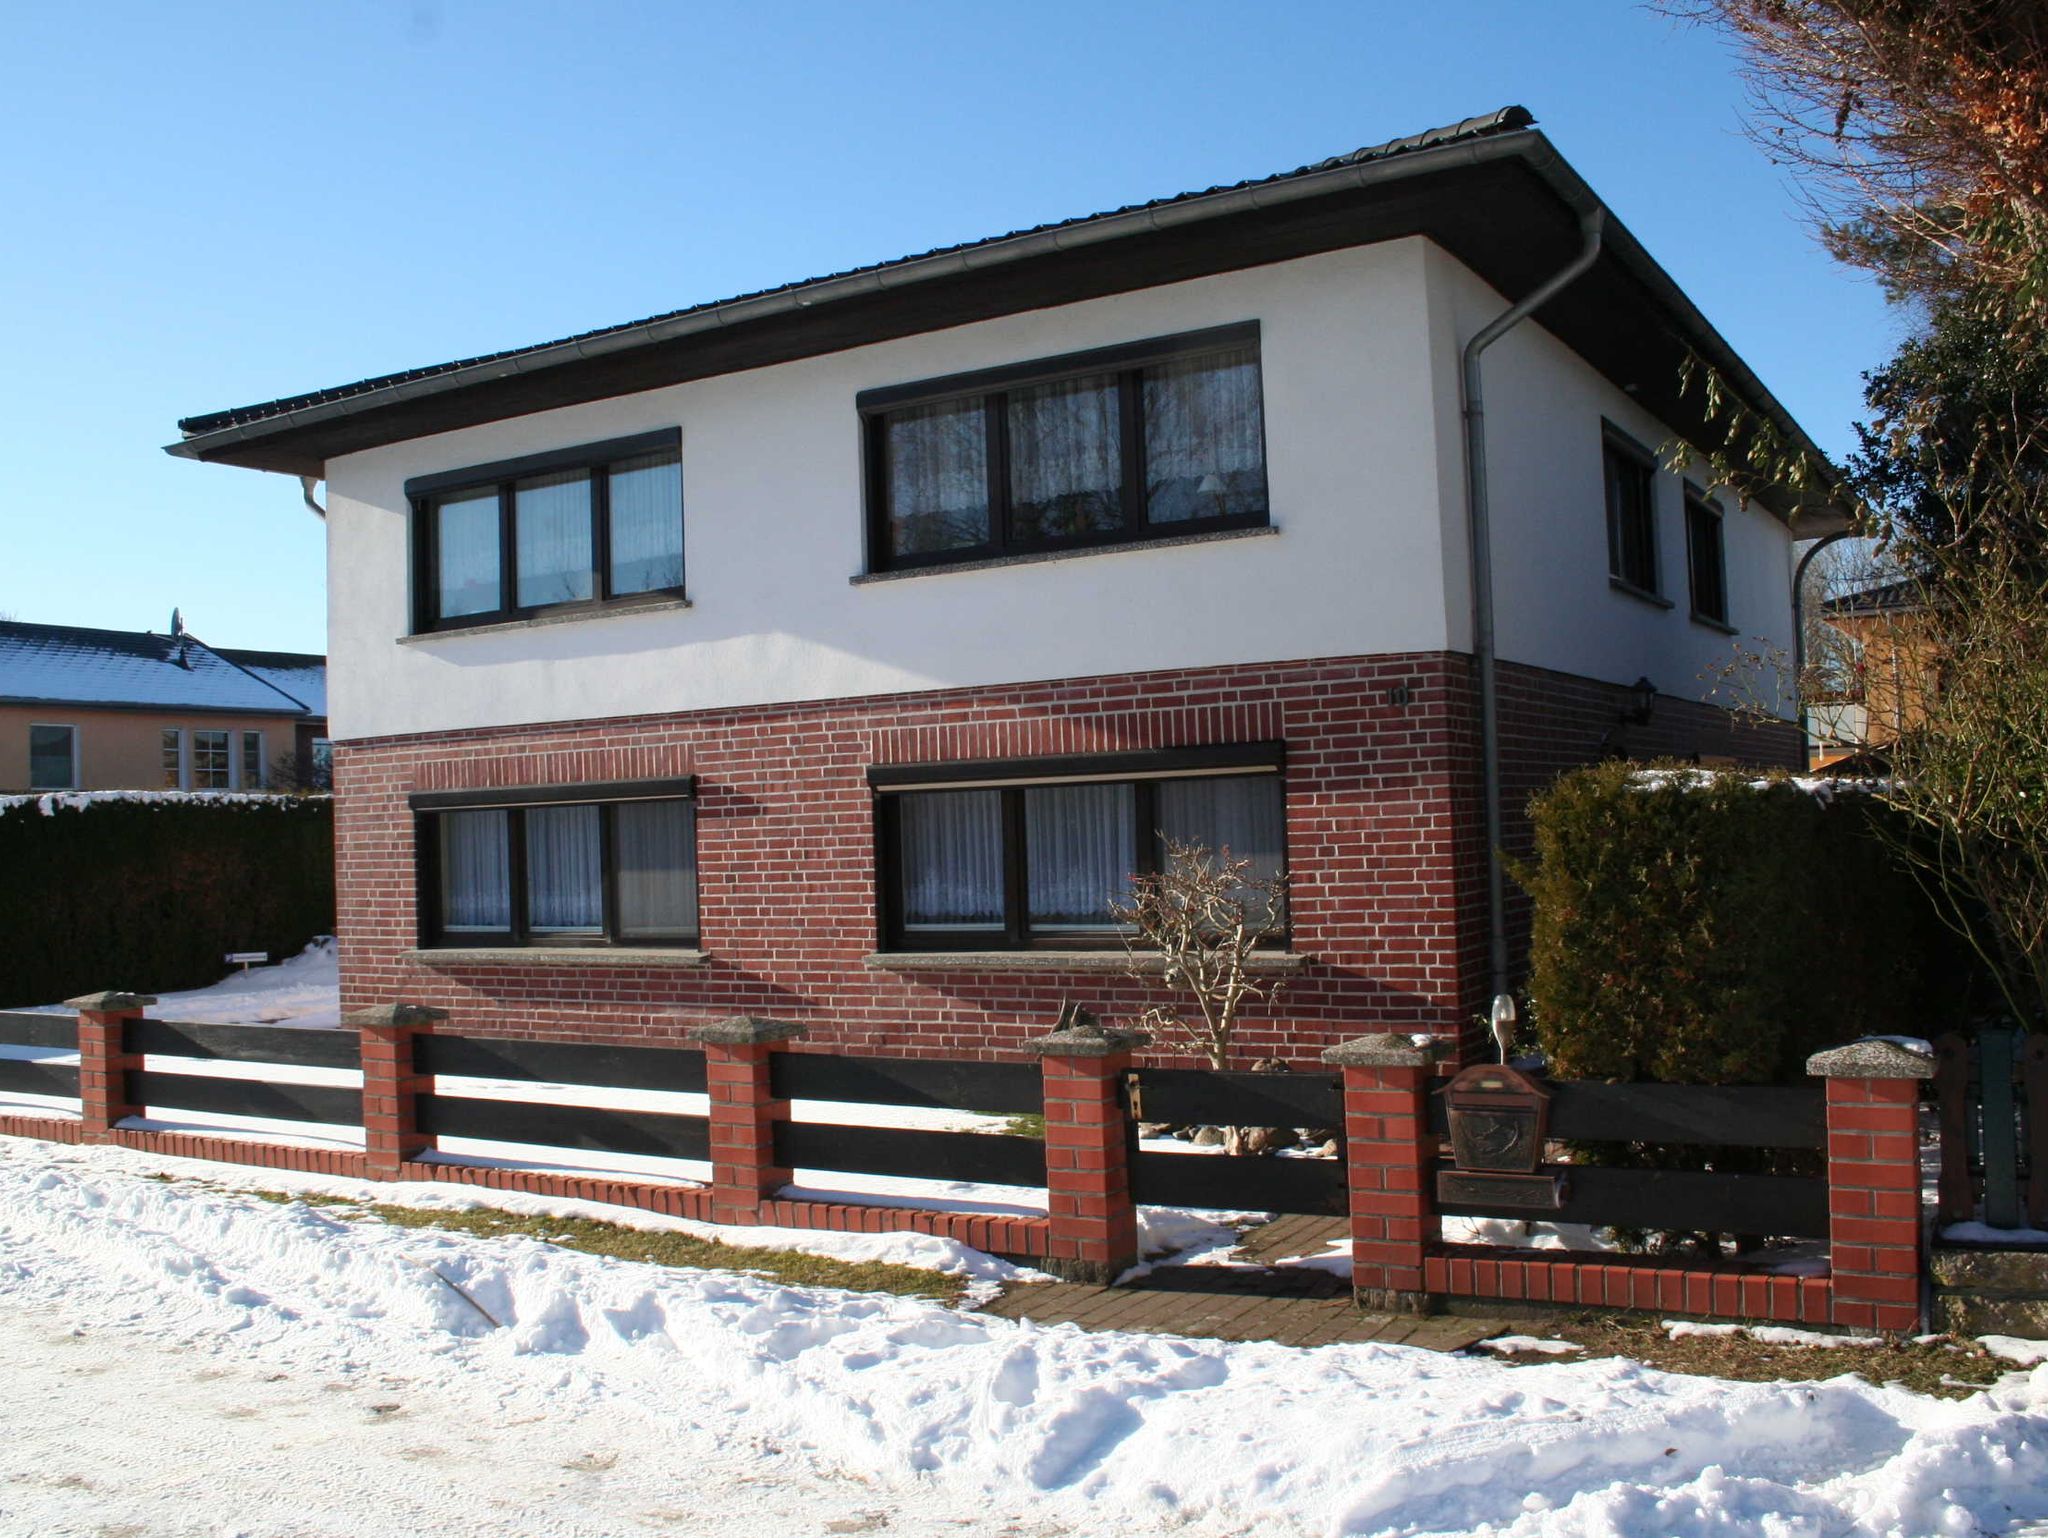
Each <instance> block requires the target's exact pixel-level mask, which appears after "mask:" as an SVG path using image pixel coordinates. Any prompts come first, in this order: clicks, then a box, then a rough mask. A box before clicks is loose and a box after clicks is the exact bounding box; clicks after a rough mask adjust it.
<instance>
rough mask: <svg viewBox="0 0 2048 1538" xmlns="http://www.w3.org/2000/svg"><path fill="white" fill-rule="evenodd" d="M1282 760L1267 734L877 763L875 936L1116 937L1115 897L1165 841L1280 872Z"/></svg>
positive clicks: (953, 940)
mask: <svg viewBox="0 0 2048 1538" xmlns="http://www.w3.org/2000/svg"><path fill="white" fill-rule="evenodd" d="M1279 770H1280V757H1279V750H1278V748H1277V747H1275V746H1272V745H1267V744H1253V745H1251V746H1248V747H1224V748H1191V749H1185V750H1181V751H1179V752H1174V753H1147V754H1130V755H1112V756H1108V757H1099V758H1080V759H1063V760H1044V759H1040V760H1025V761H1022V762H1015V763H1006V764H940V765H932V766H928V767H926V766H919V767H916V768H886V769H874V770H871V771H870V772H869V779H870V781H871V782H872V783H873V784H874V787H875V789H876V791H877V792H878V794H877V797H876V802H877V805H876V814H877V818H878V823H879V831H878V839H877V848H878V850H879V852H880V864H881V871H880V888H881V891H880V896H881V906H882V913H883V930H884V944H886V945H888V946H891V947H896V948H902V949H908V950H963V949H964V950H992V949H1025V948H1029V947H1032V946H1061V947H1074V946H1081V947H1087V946H1103V945H1116V944H1119V943H1121V940H1120V935H1121V933H1122V931H1121V930H1120V928H1119V925H1118V922H1117V919H1116V916H1115V914H1114V913H1112V912H1111V909H1110V903H1111V900H1112V899H1115V898H1119V897H1123V896H1125V895H1127V894H1128V892H1129V888H1130V880H1131V877H1132V876H1134V875H1138V874H1142V873H1146V872H1151V871H1156V870H1158V869H1159V868H1160V866H1161V864H1162V863H1163V861H1164V858H1165V853H1166V846H1167V845H1168V843H1180V844H1199V845H1202V846H1203V847H1205V848H1208V849H1211V850H1217V851H1221V850H1224V849H1228V850H1229V851H1230V853H1231V855H1232V857H1233V858H1237V859H1249V860H1251V861H1252V869H1253V873H1254V874H1255V875H1257V876H1259V877H1262V878H1263V877H1272V876H1277V875H1280V874H1283V873H1284V872H1285V870H1286V864H1287V854H1286V839H1285V824H1286V811H1285V796H1284V793H1283V786H1282V783H1281V780H1282V777H1281V774H1280V772H1279ZM990 781H995V782H997V783H990Z"/></svg>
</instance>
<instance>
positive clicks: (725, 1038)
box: [690, 1015, 811, 1047]
mask: <svg viewBox="0 0 2048 1538" xmlns="http://www.w3.org/2000/svg"><path fill="white" fill-rule="evenodd" d="M810 1034H811V1028H810V1027H809V1026H808V1025H805V1024H804V1023H803V1022H802V1021H801V1020H763V1019H761V1018H759V1017H758V1016H755V1015H734V1016H733V1017H732V1018H731V1019H730V1020H714V1021H712V1022H711V1024H709V1025H700V1026H698V1027H697V1028H696V1029H694V1030H693V1031H691V1032H690V1035H691V1036H692V1037H694V1038H695V1039H696V1040H698V1041H701V1042H706V1043H708V1044H710V1045H712V1046H719V1047H764V1046H767V1045H768V1044H769V1043H770V1042H776V1041H801V1040H802V1039H803V1038H804V1037H806V1036H808V1035H810Z"/></svg>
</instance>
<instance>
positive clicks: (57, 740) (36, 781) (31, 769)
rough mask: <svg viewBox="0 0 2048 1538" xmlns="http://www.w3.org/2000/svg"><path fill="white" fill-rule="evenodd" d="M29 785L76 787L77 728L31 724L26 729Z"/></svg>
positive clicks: (34, 786) (30, 787)
mask: <svg viewBox="0 0 2048 1538" xmlns="http://www.w3.org/2000/svg"><path fill="white" fill-rule="evenodd" d="M28 788H29V789H30V790H76V789H78V728H77V727H75V726H34V725H31V726H30V727H29V729H28Z"/></svg>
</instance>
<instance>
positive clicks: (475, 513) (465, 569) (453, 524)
mask: <svg viewBox="0 0 2048 1538" xmlns="http://www.w3.org/2000/svg"><path fill="white" fill-rule="evenodd" d="M434 525H435V526H434V569H435V572H436V575H437V577H438V579H439V580H438V585H439V588H440V593H439V598H440V607H439V609H438V611H437V612H438V614H439V617H440V618H442V619H454V618H455V617H456V616H458V615H462V614H483V613H487V612H488V611H490V610H492V609H495V608H497V607H499V605H500V604H501V603H502V602H503V599H502V598H501V596H500V594H499V591H498V586H499V584H498V494H497V492H495V491H465V492H459V493H457V494H456V495H454V496H452V497H443V498H442V499H441V500H440V501H439V502H438V503H436V504H435V507H434Z"/></svg>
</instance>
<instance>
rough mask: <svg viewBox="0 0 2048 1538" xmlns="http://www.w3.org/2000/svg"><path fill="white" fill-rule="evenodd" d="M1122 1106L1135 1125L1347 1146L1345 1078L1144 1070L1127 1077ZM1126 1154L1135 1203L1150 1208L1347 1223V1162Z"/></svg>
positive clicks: (1204, 1154) (1202, 1154) (1147, 1151)
mask: <svg viewBox="0 0 2048 1538" xmlns="http://www.w3.org/2000/svg"><path fill="white" fill-rule="evenodd" d="M1125 1104H1126V1107H1127V1109H1128V1110H1129V1112H1130V1114H1131V1115H1132V1117H1133V1119H1134V1120H1141V1121H1148V1122H1169V1123H1172V1124H1174V1125H1176V1126H1188V1125H1196V1126H1216V1127H1306V1128H1328V1129H1329V1130H1330V1132H1331V1133H1332V1135H1334V1136H1336V1137H1337V1138H1338V1141H1339V1148H1340V1150H1341V1147H1342V1135H1343V1134H1342V1129H1343V1126H1344V1078H1343V1075H1342V1074H1336V1073H1235V1072H1217V1071H1215V1070H1213V1069H1208V1068H1139V1069H1135V1070H1133V1071H1132V1073H1131V1075H1130V1079H1129V1083H1128V1086H1127V1091H1126V1101H1125ZM1130 1157H1131V1193H1132V1196H1133V1197H1134V1198H1135V1199H1136V1200H1137V1201H1140V1202H1145V1203H1147V1204H1150V1205H1154V1206H1162V1207H1222V1208H1237V1209H1240V1210H1244V1211H1251V1212H1285V1213H1306V1214H1309V1215H1311V1216H1317V1217H1342V1216H1343V1215H1344V1214H1345V1213H1346V1212H1347V1211H1348V1210H1349V1198H1348V1194H1347V1193H1348V1191H1349V1186H1348V1184H1347V1182H1346V1180H1345V1174H1344V1161H1343V1159H1342V1157H1341V1156H1340V1157H1339V1158H1335V1159H1315V1158H1277V1157H1260V1158H1253V1157H1249V1156H1245V1155H1231V1154H1219V1153H1210V1152H1199V1153H1198V1152H1196V1151H1194V1150H1192V1149H1191V1150H1190V1151H1188V1152H1187V1153H1166V1152H1155V1151H1154V1150H1151V1149H1140V1150H1135V1151H1134V1152H1133V1153H1132V1154H1131V1156H1130Z"/></svg>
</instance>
